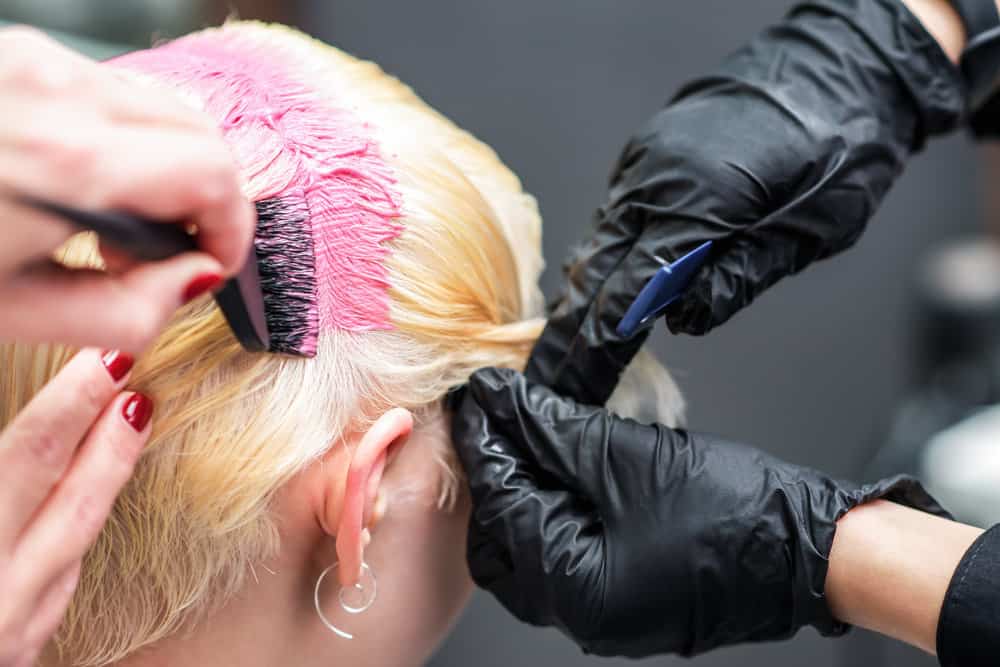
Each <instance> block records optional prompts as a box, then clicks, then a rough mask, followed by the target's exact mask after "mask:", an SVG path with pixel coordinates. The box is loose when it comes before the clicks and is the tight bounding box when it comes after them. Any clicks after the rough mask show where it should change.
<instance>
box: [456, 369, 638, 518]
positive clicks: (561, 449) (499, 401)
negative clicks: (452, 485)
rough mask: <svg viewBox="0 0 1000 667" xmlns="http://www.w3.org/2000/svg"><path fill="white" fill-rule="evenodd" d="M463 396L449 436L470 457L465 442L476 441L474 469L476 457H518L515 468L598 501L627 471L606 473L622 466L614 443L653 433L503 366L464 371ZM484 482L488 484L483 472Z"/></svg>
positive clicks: (621, 444)
mask: <svg viewBox="0 0 1000 667" xmlns="http://www.w3.org/2000/svg"><path fill="white" fill-rule="evenodd" d="M468 395H469V398H468V399H467V401H473V402H474V405H468V404H467V405H466V406H463V410H462V412H460V413H459V414H458V415H456V418H455V420H456V421H455V424H456V425H461V427H462V431H461V432H460V433H456V437H455V438H454V439H453V440H454V441H455V443H456V448H457V449H458V451H459V455H460V456H462V455H463V453H464V454H465V455H466V456H469V453H468V449H469V445H470V444H471V443H476V444H478V445H479V446H477V447H476V448H475V450H474V451H473V452H472V454H473V455H475V456H478V457H479V458H480V462H479V467H480V470H481V469H482V465H481V462H482V460H489V458H490V457H501V459H500V461H506V462H507V465H513V463H511V462H516V464H517V465H516V467H515V469H516V470H518V471H520V473H521V474H526V472H527V471H530V472H531V474H532V475H534V476H535V478H536V479H538V480H540V483H541V485H542V486H545V487H546V488H556V489H565V490H569V491H572V492H573V493H574V494H576V495H578V496H580V497H581V498H583V499H586V500H587V501H588V502H591V503H593V504H595V505H597V506H598V507H600V506H602V505H603V504H604V501H605V499H606V498H607V497H608V496H609V495H610V494H613V493H615V492H616V489H615V485H616V484H617V483H618V482H617V479H627V478H628V477H627V474H626V475H625V476H619V477H616V476H615V475H613V474H612V472H613V471H615V470H617V469H618V467H620V466H621V465H625V466H626V467H628V461H620V460H619V459H620V458H621V457H620V456H619V457H617V458H616V454H620V453H621V452H616V449H622V448H624V447H629V449H630V446H628V445H627V443H626V442H625V441H627V440H630V439H632V440H635V439H639V440H646V441H649V440H651V439H652V440H655V439H656V435H655V434H653V433H643V432H641V429H643V428H652V427H643V426H642V425H640V424H638V423H636V422H632V421H631V420H622V419H620V418H618V417H615V416H614V415H612V414H610V413H608V412H606V411H605V410H603V409H600V408H593V407H590V406H585V405H580V404H578V403H576V402H574V401H572V400H570V399H566V398H563V397H562V396H559V395H557V394H556V393H554V392H553V391H552V390H550V389H548V388H547V387H544V386H542V385H538V384H534V383H532V382H530V381H529V380H527V379H526V378H525V377H524V376H523V375H521V374H520V373H517V372H516V371H511V370H509V369H496V368H487V369H483V370H480V371H477V372H476V373H474V374H473V375H472V377H470V378H469V384H468ZM466 415H468V416H466ZM637 429H638V430H637ZM625 431H627V434H626V435H622V432H625ZM460 439H464V440H460ZM460 441H461V444H459V442H460ZM616 443H617V444H616ZM623 451H624V450H623ZM631 472H632V473H634V474H642V471H631ZM499 473H500V471H499V470H497V471H494V474H499ZM546 479H548V480H550V481H548V482H546V481H544V480H546ZM473 481H474V480H472V479H470V484H472V483H473ZM482 482H483V484H484V485H487V486H488V485H489V484H490V480H489V479H488V478H484V479H483V480H482ZM473 490H475V488H473ZM494 492H495V491H494Z"/></svg>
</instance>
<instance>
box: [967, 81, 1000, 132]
mask: <svg viewBox="0 0 1000 667" xmlns="http://www.w3.org/2000/svg"><path fill="white" fill-rule="evenodd" d="M969 127H971V128H972V134H973V135H975V136H976V137H977V138H979V139H998V138H1000V91H998V92H996V93H994V94H993V97H991V98H990V99H989V100H987V101H986V103H985V104H984V105H983V106H982V107H980V108H979V110H977V111H976V112H975V113H973V114H972V115H971V116H970V117H969Z"/></svg>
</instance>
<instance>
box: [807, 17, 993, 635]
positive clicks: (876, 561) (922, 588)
mask: <svg viewBox="0 0 1000 667" xmlns="http://www.w3.org/2000/svg"><path fill="white" fill-rule="evenodd" d="M904 4H906V5H907V7H909V8H910V10H911V11H912V12H913V13H914V14H915V15H916V16H917V17H918V18H919V19H920V20H921V21H922V22H923V23H924V25H925V26H926V28H927V30H928V32H930V33H931V34H932V35H933V36H934V37H935V39H937V40H938V42H939V43H940V44H941V47H942V48H943V49H944V51H945V53H947V54H948V56H949V57H950V58H951V59H952V60H953V61H955V62H957V61H958V58H959V56H960V54H961V52H962V49H963V47H964V46H965V31H964V29H963V27H962V24H961V21H960V20H959V17H958V15H957V14H956V13H955V11H954V9H952V7H951V5H950V4H949V3H948V2H947V1H946V0H904ZM998 9H1000V3H998ZM980 533H982V531H981V530H979V529H978V528H973V527H972V526H965V525H962V524H960V523H955V522H953V521H946V520H944V519H940V518H938V517H934V516H931V515H928V514H924V513H922V512H918V511H916V510H913V509H909V508H906V507H902V506H900V505H895V504H893V503H889V502H884V501H877V502H873V503H870V504H868V505H865V506H862V507H858V508H856V509H854V510H852V511H851V512H848V513H847V514H846V515H844V517H843V518H841V520H840V521H838V522H837V533H836V536H835V537H834V541H833V549H832V551H831V553H830V567H829V571H828V573H827V579H826V595H827V597H828V599H829V601H830V608H831V610H832V611H833V613H834V615H835V616H836V617H837V618H839V619H841V620H842V621H845V622H848V623H851V624H853V625H857V626H860V627H863V628H867V629H869V630H874V631H876V632H880V633H882V634H884V635H888V636H890V637H894V638H896V639H899V640H901V641H904V642H906V643H908V644H912V645H913V646H916V647H919V648H921V649H923V650H924V651H927V652H928V653H936V634H937V625H938V618H939V616H940V614H941V605H942V603H943V602H944V596H945V593H946V592H947V589H948V584H949V582H950V581H951V575H952V573H954V571H955V568H957V567H958V563H959V561H960V560H961V559H962V556H963V555H964V554H965V552H966V550H967V549H968V548H969V546H970V545H971V544H972V542H973V541H975V539H976V537H978V536H979V534H980ZM901 591H905V594H901Z"/></svg>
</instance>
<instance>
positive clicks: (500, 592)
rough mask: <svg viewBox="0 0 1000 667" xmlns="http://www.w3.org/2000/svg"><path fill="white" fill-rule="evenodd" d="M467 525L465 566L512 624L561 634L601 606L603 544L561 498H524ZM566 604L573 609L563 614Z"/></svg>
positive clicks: (577, 509)
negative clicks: (511, 617) (559, 628)
mask: <svg viewBox="0 0 1000 667" xmlns="http://www.w3.org/2000/svg"><path fill="white" fill-rule="evenodd" d="M482 507H484V505H479V506H477V509H476V510H475V511H474V512H473V515H472V517H471V519H470V522H469V535H468V541H467V560H468V563H469V571H470V573H471V575H472V579H473V581H475V582H476V584H477V585H478V586H479V587H481V588H483V589H485V590H487V591H489V592H490V593H492V594H493V595H494V596H496V597H497V599H499V600H500V601H501V602H502V603H503V605H504V606H505V607H506V608H507V609H508V611H510V612H511V613H512V614H514V615H515V616H516V617H517V618H518V619H520V620H521V621H524V622H526V623H532V624H534V625H559V626H565V625H566V624H567V623H568V622H572V621H573V620H574V619H576V618H586V617H587V616H588V615H587V614H586V613H585V612H584V609H585V608H593V607H594V606H595V605H596V603H598V602H599V601H600V600H601V599H602V593H603V586H602V578H603V576H604V573H605V571H604V568H603V567H602V565H603V563H604V561H605V558H606V555H605V554H604V539H603V535H602V532H601V525H600V523H599V522H598V521H596V520H595V519H594V517H593V515H592V514H591V513H590V512H589V511H588V509H587V508H586V507H585V506H584V505H582V504H581V503H580V502H579V501H578V500H577V499H575V498H574V497H573V496H572V495H571V494H569V493H567V492H565V491H555V490H539V489H536V490H534V491H532V492H531V493H528V494H524V495H522V496H521V498H520V499H519V500H518V501H517V502H515V503H512V504H510V505H508V506H506V507H505V508H504V510H503V511H499V512H497V511H492V510H490V511H488V512H481V511H479V509H480V508H482ZM567 600H571V601H573V602H574V603H575V605H574V606H573V607H572V608H567Z"/></svg>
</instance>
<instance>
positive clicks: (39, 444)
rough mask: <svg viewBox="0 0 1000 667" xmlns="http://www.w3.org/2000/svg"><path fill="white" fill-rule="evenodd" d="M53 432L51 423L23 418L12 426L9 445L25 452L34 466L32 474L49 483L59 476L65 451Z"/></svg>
mask: <svg viewBox="0 0 1000 667" xmlns="http://www.w3.org/2000/svg"><path fill="white" fill-rule="evenodd" d="M53 430H55V429H54V424H52V423H41V422H40V421H39V420H37V419H35V418H33V417H23V418H21V419H20V420H18V421H17V422H15V423H14V424H13V426H12V428H11V438H12V439H11V443H10V445H9V446H11V447H13V448H19V449H21V450H22V451H23V452H25V453H26V454H27V456H28V457H29V458H30V459H31V461H32V463H33V464H34V467H35V472H34V474H35V475H38V476H41V477H43V478H44V481H47V482H51V483H54V482H55V481H56V480H57V479H58V477H59V476H60V470H61V467H62V463H63V459H64V458H65V456H66V451H67V450H66V447H65V446H64V445H65V443H63V442H62V441H61V439H60V438H58V437H57V436H56V435H55V434H54V433H53Z"/></svg>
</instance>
